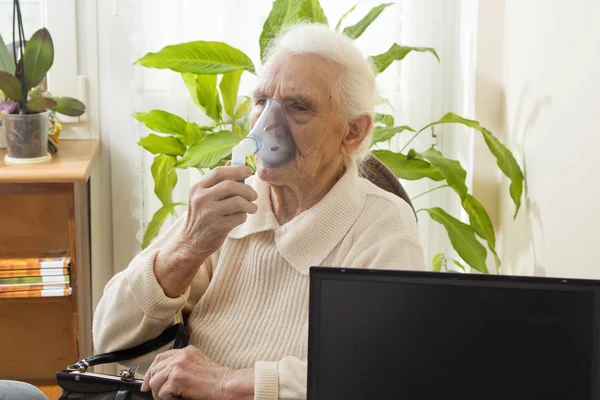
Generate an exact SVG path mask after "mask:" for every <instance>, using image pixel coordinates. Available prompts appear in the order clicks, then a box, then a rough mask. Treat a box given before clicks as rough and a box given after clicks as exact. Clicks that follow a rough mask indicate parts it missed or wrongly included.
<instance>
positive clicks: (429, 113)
mask: <svg viewBox="0 0 600 400" xmlns="http://www.w3.org/2000/svg"><path fill="white" fill-rule="evenodd" d="M460 2H461V0H454V1H451V2H447V1H446V0H419V1H418V2H417V1H416V0H409V1H406V2H403V3H399V4H395V5H393V6H391V7H389V8H388V9H386V10H385V11H384V12H383V13H382V15H381V16H380V17H379V18H378V19H377V21H376V22H375V23H374V24H372V25H371V26H370V27H369V28H368V29H367V30H366V31H365V33H364V34H363V35H362V36H361V37H360V38H359V39H357V41H356V43H357V45H358V46H359V47H360V48H361V50H362V51H363V53H364V55H365V56H368V55H375V54H379V53H382V52H385V51H386V50H387V49H388V48H389V47H390V46H391V44H392V43H394V42H396V43H399V44H404V45H413V46H426V47H435V48H436V49H437V50H438V53H440V55H442V58H443V57H444V54H453V53H454V50H455V49H454V47H453V46H452V45H451V43H450V42H449V41H454V40H456V39H457V37H455V36H451V37H446V36H447V34H448V32H449V28H448V27H449V26H452V27H455V26H456V25H457V23H456V22H457V21H458V19H457V17H456V12H455V13H450V14H449V13H448V7H449V4H451V9H452V10H457V9H458V6H459V3H460ZM115 4H116V3H115ZM120 4H123V3H120ZM321 4H322V7H323V9H324V11H325V14H326V15H327V17H328V18H329V24H330V25H331V26H335V24H336V23H337V21H338V19H339V18H340V16H341V15H342V14H343V13H344V12H346V11H347V10H348V8H350V7H351V6H352V5H353V4H354V3H353V2H348V1H347V0H321ZM379 4H381V1H380V0H378V1H373V0H363V1H361V2H360V3H359V4H358V6H357V7H356V9H355V11H354V12H353V13H351V14H350V15H349V16H348V17H347V18H346V19H345V21H344V24H343V25H342V26H347V25H351V24H354V23H356V22H357V21H358V20H359V19H360V18H362V17H363V16H364V15H366V13H367V12H368V11H369V10H370V9H371V8H372V7H374V6H376V5H379ZM271 5H272V0H253V1H249V0H248V1H246V0H218V1H216V0H210V1H209V0H170V1H168V2H167V1H164V0H130V1H129V6H128V7H122V8H120V9H119V10H118V12H117V11H115V14H114V15H118V19H120V20H121V21H120V22H119V21H118V19H117V18H114V19H109V21H112V20H114V21H116V22H115V24H116V23H117V22H118V25H115V28H116V30H115V32H118V31H119V30H121V31H123V32H130V33H131V37H129V38H118V39H115V38H112V39H111V40H112V43H117V46H120V47H121V48H120V49H119V53H120V54H127V56H128V57H130V58H131V59H132V60H135V59H137V58H139V57H141V56H142V55H144V54H145V53H146V52H149V51H153V52H156V51H158V50H159V49H161V48H162V47H164V46H166V45H169V44H175V43H181V42H187V41H194V40H207V41H211V40H212V41H223V42H226V43H228V44H230V45H232V46H233V47H236V48H239V49H241V50H242V51H244V52H245V53H246V54H248V55H249V56H250V58H252V60H253V62H254V63H255V65H256V66H257V67H258V68H259V65H260V63H259V57H258V55H259V45H258V37H259V36H260V32H261V30H262V25H263V23H264V21H265V19H266V18H267V16H268V14H269V11H270V9H271ZM114 7H117V6H116V5H115V6H114ZM124 10H125V11H124ZM124 18H130V23H131V25H130V26H126V25H124V24H123V19H124ZM449 20H450V21H449ZM110 23H111V24H113V22H110ZM109 35H116V33H109ZM444 49H446V51H444ZM455 64H456V63H455V62H454V61H453V59H452V58H450V60H443V63H442V65H441V66H440V65H438V63H437V62H436V61H435V59H434V58H433V57H431V56H430V55H424V54H420V53H415V54H414V55H410V56H408V57H407V59H405V60H404V61H403V62H402V63H397V62H396V63H393V64H392V66H391V67H390V68H388V70H386V71H385V72H384V73H382V74H380V76H379V77H378V78H377V84H378V88H379V91H380V94H381V95H382V96H383V97H385V98H387V99H389V101H390V103H391V105H392V107H388V108H384V109H383V110H381V111H382V112H385V113H387V114H393V115H394V117H395V119H396V124H397V125H398V124H402V125H404V124H406V125H410V126H412V127H414V128H420V127H422V126H424V125H425V124H427V123H429V122H432V121H433V120H434V119H437V118H439V117H440V116H441V115H442V112H446V111H455V112H461V110H460V109H457V108H456V107H448V105H449V106H452V104H453V103H452V101H445V102H444V101H442V100H440V99H441V98H442V96H441V94H442V92H443V89H444V88H443V85H440V82H442V81H443V77H444V76H446V77H451V76H453V75H454V74H455V73H456V68H455ZM132 68H134V72H133V74H132V75H131V76H132V82H131V83H130V91H128V92H129V93H130V94H131V97H132V101H133V107H132V108H133V110H132V111H140V112H145V111H149V110H152V109H160V110H166V111H169V112H172V113H175V114H177V115H179V116H181V117H183V118H187V119H189V120H191V121H194V122H197V123H200V124H202V123H205V122H208V119H207V118H206V117H205V116H204V115H202V113H201V112H200V111H199V110H198V109H197V108H196V106H195V105H193V103H192V102H191V101H190V100H189V98H188V96H187V91H186V89H185V87H184V85H183V82H182V80H181V77H180V75H179V74H178V73H175V72H171V71H169V70H154V69H146V68H142V67H137V66H136V67H132ZM255 82H256V77H255V76H253V75H252V74H250V73H246V72H245V73H244V75H243V77H242V83H241V85H240V94H250V93H251V91H252V88H253V87H254V84H255ZM101 83H102V82H101ZM109 85H114V83H113V82H110V83H109ZM457 85H459V84H456V82H455V86H457ZM112 92H113V94H112V98H113V102H115V103H117V102H120V101H122V100H120V99H118V98H117V97H116V96H115V95H114V93H117V92H119V93H125V91H124V90H123V88H118V89H117V88H115V89H113V90H112ZM445 96H446V98H452V96H448V93H447V92H446V93H445ZM467 116H468V114H467ZM110 118H112V117H110ZM115 121H116V119H115ZM114 126H115V128H114V129H117V130H122V131H123V133H125V132H128V133H127V134H129V135H131V131H130V130H129V129H130V127H133V130H134V132H133V135H132V136H131V139H130V140H131V141H135V142H137V141H138V140H139V139H140V138H141V137H143V136H145V135H147V134H148V133H149V132H148V130H147V129H146V128H145V127H143V126H142V125H141V124H138V123H135V122H132V125H131V126H129V127H124V128H121V127H120V126H118V124H116V123H115V124H114ZM116 135H117V133H115V132H112V133H111V138H112V137H114V136H116ZM407 139H408V137H407V138H403V139H401V140H399V141H397V142H396V143H392V149H393V150H397V149H398V148H399V145H400V142H404V141H405V140H407ZM111 140H112V139H111ZM118 140H119V141H122V140H123V139H121V138H118ZM432 141H433V140H432V138H431V136H430V135H429V134H423V135H421V137H420V138H419V139H418V140H416V141H414V142H413V145H414V146H415V147H417V149H419V148H420V149H425V148H427V147H428V146H430V145H431V144H432ZM112 147H113V146H112V145H111V148H112ZM129 148H130V149H133V147H129ZM114 150H116V151H121V153H122V152H123V151H124V150H123V148H122V147H121V149H112V150H111V151H114ZM135 151H137V152H138V153H137V154H136V155H134V156H132V157H131V158H130V159H129V161H127V163H128V165H127V164H126V163H125V162H120V161H118V160H117V158H116V157H115V156H113V160H117V163H119V164H120V165H124V166H125V167H126V168H132V171H115V164H113V172H112V175H113V209H114V207H115V204H116V203H123V201H124V200H126V199H127V198H129V199H130V207H131V210H132V216H133V218H132V219H131V221H137V222H135V223H136V224H137V227H136V230H135V231H137V235H136V240H137V241H136V245H137V246H138V247H137V248H138V249H139V244H140V243H141V239H142V236H143V232H144V229H145V226H146V224H147V223H148V221H150V219H151V218H152V215H153V213H154V212H155V211H156V210H157V209H158V208H159V207H160V203H159V201H158V199H157V198H156V196H155V195H154V192H153V190H154V183H153V180H152V177H151V175H150V165H151V164H152V158H153V157H152V155H151V154H148V153H147V152H145V151H143V150H141V149H137V148H136V149H135ZM131 160H137V161H133V162H132V161H131ZM467 167H468V165H467ZM120 168H121V167H120ZM121 173H133V174H134V179H130V180H129V182H130V183H129V185H133V186H134V187H127V188H120V187H116V185H115V183H114V182H115V174H121ZM199 176H200V173H199V172H198V171H195V170H179V171H178V177H179V183H178V185H177V187H176V189H175V191H174V193H173V198H174V201H183V202H187V196H188V191H189V188H190V186H191V185H192V184H193V183H194V182H196V181H197V179H198V178H199ZM117 180H118V177H117ZM131 182H132V183H131ZM403 184H404V185H405V187H406V189H407V191H408V192H409V194H410V195H411V196H413V197H414V196H415V195H417V194H419V193H422V192H424V191H426V190H428V189H430V188H431V187H432V186H431V182H428V181H425V180H423V181H420V182H403ZM115 188H116V189H117V190H125V191H127V194H126V195H124V194H123V193H119V194H117V195H115ZM115 196H118V198H116V197H115ZM115 199H117V200H115ZM430 199H431V197H430V196H424V197H421V198H420V199H418V201H417V203H416V206H417V207H418V208H420V207H427V206H428V205H429V202H430V201H431V200H430ZM438 204H439V203H438ZM182 211H183V208H179V210H178V212H179V213H181V212H182ZM420 218H421V220H420V224H419V226H420V230H421V238H422V241H423V244H424V247H425V252H426V257H427V258H429V259H430V257H431V256H432V255H433V254H435V253H436V252H440V250H441V251H444V250H447V248H443V249H441V248H440V246H447V243H446V244H442V245H441V244H440V243H441V242H440V241H439V238H440V237H442V238H444V235H443V234H442V235H440V234H439V228H438V227H435V225H433V224H432V223H431V222H430V221H429V220H428V218H427V217H426V216H425V215H424V214H421V215H420ZM131 221H124V222H121V221H120V220H118V219H114V218H113V229H114V231H115V232H117V231H118V230H119V229H120V228H119V225H120V224H125V223H128V224H131V223H132V222H131ZM172 222H173V220H170V221H167V223H166V224H165V227H166V226H167V225H169V224H170V223H172ZM125 228H127V229H126V230H127V231H131V228H132V227H130V226H127V227H125V226H124V229H125ZM435 229H438V233H436V234H434V233H433V232H434V231H435ZM117 236H118V234H117ZM431 238H435V240H434V241H433V242H432V240H431ZM446 242H447V239H446ZM119 247H128V248H129V249H131V247H132V243H131V242H129V243H115V250H116V253H117V254H120V253H123V254H130V250H127V249H124V251H123V252H120V251H119ZM115 259H116V261H119V260H118V259H119V257H117V256H116V258H115ZM119 262H120V261H119ZM115 267H116V269H117V270H118V269H120V268H122V267H124V265H116V266H115Z"/></svg>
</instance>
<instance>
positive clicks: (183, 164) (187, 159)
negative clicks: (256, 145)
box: [175, 131, 242, 168]
mask: <svg viewBox="0 0 600 400" xmlns="http://www.w3.org/2000/svg"><path fill="white" fill-rule="evenodd" d="M240 140H242V138H240V137H239V136H238V135H236V134H235V133H233V132H229V131H221V132H217V133H213V134H212V135H208V136H206V137H205V138H204V139H203V140H201V141H200V142H198V143H196V144H195V145H193V146H192V147H190V148H188V149H187V151H186V152H185V154H184V155H183V158H182V159H181V160H179V161H178V162H177V164H175V166H176V167H177V168H190V167H194V168H212V167H214V166H215V165H216V164H217V163H218V162H219V160H221V159H222V158H225V157H228V156H229V155H231V149H232V148H233V146H235V145H236V144H238V143H239V142H240Z"/></svg>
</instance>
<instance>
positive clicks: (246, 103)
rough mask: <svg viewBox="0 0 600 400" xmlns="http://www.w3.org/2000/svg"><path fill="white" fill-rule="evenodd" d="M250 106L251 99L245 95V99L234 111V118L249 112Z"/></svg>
mask: <svg viewBox="0 0 600 400" xmlns="http://www.w3.org/2000/svg"><path fill="white" fill-rule="evenodd" d="M251 108H252V99H251V98H250V97H247V98H246V100H245V101H244V102H243V103H242V104H240V106H239V107H238V109H237V110H236V111H235V119H236V120H238V119H240V118H244V117H245V116H246V115H248V113H249V112H250V109H251Z"/></svg>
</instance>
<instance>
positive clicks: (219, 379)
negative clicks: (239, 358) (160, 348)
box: [142, 346, 254, 400]
mask: <svg viewBox="0 0 600 400" xmlns="http://www.w3.org/2000/svg"><path fill="white" fill-rule="evenodd" d="M148 390H152V396H153V397H154V398H155V399H157V400H158V399H161V400H163V399H169V400H170V399H177V398H183V399H193V400H200V399H202V400H204V399H211V400H229V399H252V398H253V397H254V372H253V370H252V369H244V370H232V369H229V368H226V367H223V366H221V365H219V364H216V363H214V362H212V361H211V360H209V359H208V358H206V356H205V355H204V354H203V353H202V352H201V351H200V350H198V349H197V348H196V347H194V346H188V347H186V348H185V349H178V350H169V351H166V352H164V353H161V354H159V355H158V356H157V357H156V359H155V360H154V362H153V363H152V365H151V366H150V369H149V370H148V372H147V373H146V376H145V377H144V383H143V384H142V391H148Z"/></svg>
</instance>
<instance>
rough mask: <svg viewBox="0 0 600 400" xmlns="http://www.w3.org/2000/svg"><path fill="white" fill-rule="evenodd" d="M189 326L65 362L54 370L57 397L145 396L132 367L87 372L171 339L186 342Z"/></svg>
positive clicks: (109, 399)
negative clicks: (116, 371) (115, 372)
mask: <svg viewBox="0 0 600 400" xmlns="http://www.w3.org/2000/svg"><path fill="white" fill-rule="evenodd" d="M189 338H190V330H189V328H188V327H187V326H185V325H184V324H176V325H173V326H171V327H170V328H167V329H166V330H165V331H164V332H163V333H161V334H160V335H159V336H158V337H156V338H154V339H151V340H149V341H147V342H144V343H142V344H140V345H137V346H135V347H132V348H130V349H125V350H118V351H113V352H110V353H104V354H97V355H95V356H91V357H88V358H84V359H83V360H81V361H79V362H78V363H75V364H73V365H69V366H68V367H67V369H65V370H63V371H60V372H58V373H57V374H56V382H57V383H58V385H59V386H60V387H61V388H62V390H63V393H62V395H61V396H60V398H59V400H146V399H152V393H151V392H142V391H141V390H140V389H141V387H142V382H143V381H142V380H139V379H136V378H135V371H133V370H132V369H124V370H121V372H119V376H114V375H106V374H96V373H93V372H87V369H88V368H89V367H92V366H94V365H101V364H109V363H117V362H121V361H125V360H131V359H133V358H137V357H141V356H143V355H145V354H148V353H150V352H151V351H154V350H157V349H159V348H161V347H163V346H165V345H166V344H168V343H169V342H171V341H173V340H174V342H173V346H171V348H172V349H181V348H183V347H185V346H187V344H188V341H189Z"/></svg>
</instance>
